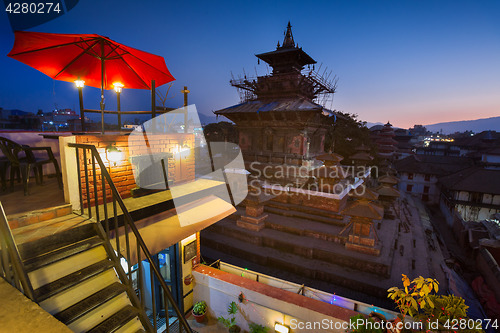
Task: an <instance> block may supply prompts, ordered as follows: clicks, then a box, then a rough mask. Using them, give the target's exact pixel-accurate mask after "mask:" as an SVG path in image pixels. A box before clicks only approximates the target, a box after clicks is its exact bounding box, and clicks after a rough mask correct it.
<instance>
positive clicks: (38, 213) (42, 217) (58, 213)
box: [7, 204, 73, 230]
mask: <svg viewBox="0 0 500 333" xmlns="http://www.w3.org/2000/svg"><path fill="white" fill-rule="evenodd" d="M72 212H73V211H72V208H71V204H65V205H61V206H55V207H50V208H44V209H40V210H34V211H30V212H25V213H19V214H12V215H8V216H7V220H8V221H9V226H10V229H11V230H14V229H17V228H21V227H24V226H27V225H31V224H36V223H40V222H44V221H48V220H51V219H55V218H57V217H62V216H65V215H69V214H71V213H72Z"/></svg>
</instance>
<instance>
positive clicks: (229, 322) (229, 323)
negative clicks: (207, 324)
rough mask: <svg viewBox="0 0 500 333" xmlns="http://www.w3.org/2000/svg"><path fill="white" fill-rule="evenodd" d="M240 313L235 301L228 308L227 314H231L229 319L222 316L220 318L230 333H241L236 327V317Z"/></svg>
mask: <svg viewBox="0 0 500 333" xmlns="http://www.w3.org/2000/svg"><path fill="white" fill-rule="evenodd" d="M237 312H238V306H237V305H236V303H235V302H234V301H233V302H231V303H230V304H229V307H228V308H227V313H228V314H229V316H230V317H229V318H224V317H222V316H220V317H218V318H217V320H218V321H220V322H221V323H222V325H224V326H225V327H226V328H227V329H228V330H229V333H239V332H240V331H241V328H240V327H239V326H238V325H236V318H235V315H236V313H237Z"/></svg>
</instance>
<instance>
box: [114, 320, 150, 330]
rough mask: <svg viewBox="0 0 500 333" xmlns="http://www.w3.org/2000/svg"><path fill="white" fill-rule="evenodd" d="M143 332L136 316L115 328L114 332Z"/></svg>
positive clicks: (142, 327)
mask: <svg viewBox="0 0 500 333" xmlns="http://www.w3.org/2000/svg"><path fill="white" fill-rule="evenodd" d="M138 332H145V331H144V326H143V325H142V323H141V320H140V319H139V318H138V317H135V318H133V319H132V320H131V321H129V322H128V323H126V324H125V325H123V326H122V327H120V328H119V329H117V330H116V331H115V332H114V333H138Z"/></svg>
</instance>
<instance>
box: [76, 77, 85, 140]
mask: <svg viewBox="0 0 500 333" xmlns="http://www.w3.org/2000/svg"><path fill="white" fill-rule="evenodd" d="M75 85H76V88H77V89H78V99H79V101H80V123H81V125H82V132H84V131H85V111H84V110H83V87H84V86H85V81H83V80H80V79H78V80H76V81H75Z"/></svg>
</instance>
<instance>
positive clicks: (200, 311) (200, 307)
mask: <svg viewBox="0 0 500 333" xmlns="http://www.w3.org/2000/svg"><path fill="white" fill-rule="evenodd" d="M192 312H193V317H194V319H196V322H197V323H203V322H204V321H205V315H206V313H207V303H206V302H205V301H199V302H196V303H195V304H194V306H193V311H192Z"/></svg>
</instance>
